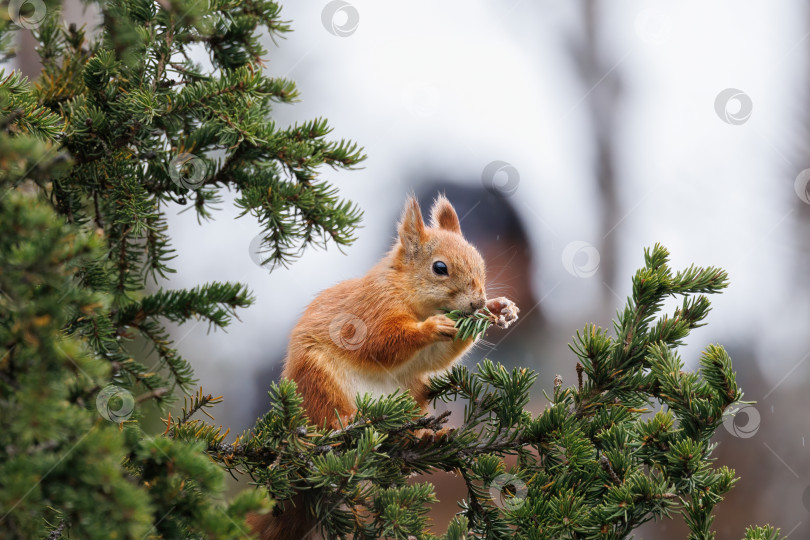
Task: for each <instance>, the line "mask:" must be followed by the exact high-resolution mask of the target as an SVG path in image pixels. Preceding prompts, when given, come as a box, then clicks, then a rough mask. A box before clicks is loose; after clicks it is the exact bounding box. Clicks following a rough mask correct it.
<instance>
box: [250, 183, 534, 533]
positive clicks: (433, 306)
mask: <svg viewBox="0 0 810 540" xmlns="http://www.w3.org/2000/svg"><path fill="white" fill-rule="evenodd" d="M430 216H431V225H430V227H427V226H425V223H424V222H423V220H422V212H421V210H420V208H419V204H418V202H417V201H416V199H415V198H414V197H412V196H411V197H409V198H408V200H407V201H406V202H405V209H404V210H403V212H402V219H401V220H400V222H399V228H398V233H399V238H398V239H397V241H396V242H395V243H394V246H393V247H392V248H391V250H390V251H389V252H388V253H387V254H386V255H385V257H383V258H382V260H380V261H379V262H378V263H377V264H376V265H375V266H374V267H373V268H371V270H369V272H368V273H367V274H366V275H365V276H363V277H361V278H358V279H350V280H347V281H343V282H341V283H338V284H337V285H335V286H334V287H331V288H329V289H327V290H325V291H323V292H322V293H321V294H319V295H318V297H317V298H315V300H313V301H312V303H311V304H310V305H309V307H307V309H306V311H305V312H304V314H303V316H302V317H301V319H300V320H299V321H298V324H297V325H296V326H295V328H294V329H293V331H292V334H291V336H290V343H289V348H288V354H287V358H286V359H285V363H284V371H283V372H282V376H283V377H286V378H288V379H292V380H294V381H295V382H296V383H297V385H298V391H299V392H300V393H301V395H302V397H303V398H304V403H303V405H304V408H305V409H306V411H307V415H308V416H309V419H310V421H311V422H313V423H315V424H316V425H323V424H324V422H325V423H326V424H327V426H328V427H333V428H334V427H337V426H338V425H339V424H340V422H344V423H345V419H346V418H347V417H349V416H351V415H352V414H353V413H354V412H355V407H354V403H355V398H356V396H357V395H358V394H360V395H362V394H364V393H369V394H372V395H373V396H375V397H379V396H384V395H386V394H390V393H392V392H394V391H395V390H396V389H397V388H402V389H407V390H408V391H409V392H410V394H411V396H412V397H413V398H414V400H416V402H417V403H418V404H419V405H420V406H421V407H422V409H423V410H424V411H425V412H427V406H428V401H429V399H428V378H429V377H430V376H431V375H434V374H437V373H441V372H442V371H445V370H447V369H449V368H450V367H451V366H452V365H453V364H454V363H456V362H457V361H458V360H459V359H460V358H461V356H462V355H463V354H464V353H465V352H466V351H468V350H469V349H470V347H471V346H472V345H473V342H474V341H475V338H473V337H470V338H467V339H464V340H461V339H457V340H456V339H454V336H455V335H456V328H455V323H454V322H453V321H452V320H451V319H450V318H448V317H447V316H446V315H445V312H446V311H448V310H450V311H452V310H459V311H462V312H466V313H473V312H475V311H477V310H479V309H481V308H484V307H487V308H488V309H489V310H490V311H491V312H492V314H493V315H495V317H497V323H496V325H497V326H499V327H502V328H506V327H508V326H509V325H510V324H511V323H512V322H514V321H515V320H516V319H517V314H518V312H519V310H518V308H517V306H516V305H515V304H514V302H512V301H511V300H508V299H506V298H504V297H500V298H495V299H492V300H489V301H487V297H486V292H485V286H486V270H485V267H484V260H483V258H482V257H481V254H480V253H478V250H476V249H475V247H473V246H472V245H471V244H469V243H468V242H467V241H466V240H465V239H464V236H463V235H462V233H461V226H460V224H459V219H458V215H457V214H456V211H455V209H454V208H453V206H452V205H451V204H450V202H449V201H448V200H447V199H446V198H445V197H444V196H443V195H439V196H438V197H437V198H436V200H435V202H434V204H433V207H432V208H431V211H430ZM290 510H293V512H290ZM293 514H295V516H294V515H293ZM306 521H308V520H307V519H306V516H304V515H303V513H302V509H300V507H297V508H295V509H293V508H290V509H288V511H287V512H284V514H282V515H281V516H280V517H279V518H272V517H269V516H251V518H249V523H250V524H251V527H252V528H253V529H254V532H256V533H259V535H260V538H262V539H263V540H270V539H274V538H296V539H297V538H302V537H303V536H304V535H305V534H306V533H308V532H310V531H309V529H310V528H311V527H310V528H307V527H306V526H305V525H304V523H305V522H306Z"/></svg>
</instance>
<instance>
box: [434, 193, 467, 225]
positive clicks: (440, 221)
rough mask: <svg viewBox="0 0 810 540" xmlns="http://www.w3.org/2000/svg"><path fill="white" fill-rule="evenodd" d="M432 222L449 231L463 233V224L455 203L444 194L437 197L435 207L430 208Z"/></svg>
mask: <svg viewBox="0 0 810 540" xmlns="http://www.w3.org/2000/svg"><path fill="white" fill-rule="evenodd" d="M430 224H431V226H432V227H438V228H440V229H444V230H447V231H452V232H454V233H458V234H461V225H460V224H459V222H458V215H457V214H456V210H455V209H454V208H453V205H452V204H450V201H448V200H447V197H445V196H444V195H439V196H438V197H436V201H435V202H434V203H433V208H431V209H430Z"/></svg>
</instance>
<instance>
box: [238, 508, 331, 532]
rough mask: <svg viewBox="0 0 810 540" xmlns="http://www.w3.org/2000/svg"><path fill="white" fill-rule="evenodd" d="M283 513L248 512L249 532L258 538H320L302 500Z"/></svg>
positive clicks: (315, 524)
mask: <svg viewBox="0 0 810 540" xmlns="http://www.w3.org/2000/svg"><path fill="white" fill-rule="evenodd" d="M295 502H296V503H297V504H296V506H290V507H289V508H287V509H286V510H285V511H284V513H283V514H281V515H278V516H274V515H272V514H271V513H268V514H248V516H247V519H246V521H247V523H248V525H249V526H250V529H251V532H253V534H256V535H258V537H259V539H260V540H320V539H321V538H322V536H321V534H320V532H319V529H318V527H317V523H316V522H315V520H314V519H313V518H312V516H310V515H308V513H307V511H306V509H305V508H304V505H303V504H301V503H302V501H300V500H297V501H295Z"/></svg>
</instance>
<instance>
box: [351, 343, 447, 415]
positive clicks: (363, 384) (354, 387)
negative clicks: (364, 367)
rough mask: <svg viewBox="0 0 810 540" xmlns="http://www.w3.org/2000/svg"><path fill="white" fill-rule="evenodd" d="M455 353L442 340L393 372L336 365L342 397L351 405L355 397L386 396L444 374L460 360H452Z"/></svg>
mask: <svg viewBox="0 0 810 540" xmlns="http://www.w3.org/2000/svg"><path fill="white" fill-rule="evenodd" d="M457 353H458V350H457V349H455V348H454V347H453V344H452V342H450V341H443V342H440V343H434V344H432V345H428V346H427V347H425V348H423V349H421V350H420V351H419V352H417V353H416V354H414V355H413V356H412V357H411V358H410V359H409V360H408V361H407V362H404V363H403V364H401V365H400V366H398V367H396V368H393V369H392V368H387V367H385V366H383V365H380V368H381V369H379V370H375V371H373V372H369V371H360V370H357V369H354V368H353V367H352V366H351V365H350V364H349V363H346V365H343V366H340V368H338V371H339V372H341V373H342V376H343V379H344V383H345V384H344V388H346V397H347V398H348V399H349V402H350V403H352V404H354V402H355V397H356V396H357V395H358V394H360V395H361V396H362V395H363V394H366V393H368V394H371V395H372V396H373V397H375V398H377V397H382V396H386V395H388V394H392V393H393V392H394V391H396V390H397V389H398V388H399V389H402V390H405V389H407V388H408V387H410V386H411V385H412V384H413V383H414V381H416V380H419V379H422V378H423V377H424V376H425V375H434V374H437V373H440V372H443V371H446V370H447V369H449V368H450V367H451V366H452V365H453V364H454V363H455V361H457V360H459V359H460V358H461V356H460V355H459V356H458V357H457V358H454V356H455V355H456V354H457Z"/></svg>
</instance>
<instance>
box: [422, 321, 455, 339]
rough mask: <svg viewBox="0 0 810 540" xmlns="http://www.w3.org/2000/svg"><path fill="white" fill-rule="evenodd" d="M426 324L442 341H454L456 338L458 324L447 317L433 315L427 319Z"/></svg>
mask: <svg viewBox="0 0 810 540" xmlns="http://www.w3.org/2000/svg"><path fill="white" fill-rule="evenodd" d="M425 323H427V324H429V325H431V326H432V327H433V332H434V333H435V334H437V335H438V336H439V337H440V338H441V339H453V338H454V337H456V332H458V329H457V328H456V323H455V321H453V320H452V319H450V318H449V317H447V316H446V315H432V316H430V317H428V318H427V320H426V321H425Z"/></svg>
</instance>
